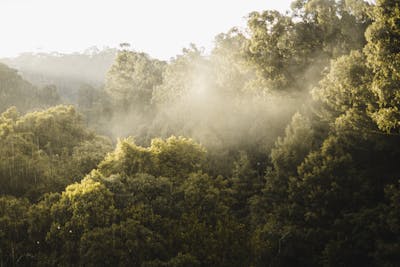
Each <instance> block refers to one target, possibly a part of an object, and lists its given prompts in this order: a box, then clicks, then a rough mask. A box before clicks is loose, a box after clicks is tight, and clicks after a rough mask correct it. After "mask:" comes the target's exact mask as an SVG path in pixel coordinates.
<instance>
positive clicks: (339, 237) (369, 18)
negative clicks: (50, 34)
mask: <svg viewBox="0 0 400 267" xmlns="http://www.w3.org/2000/svg"><path fill="white" fill-rule="evenodd" d="M114 52H115V51H111V50H106V51H104V55H108V56H107V58H106V59H104V58H103V59H104V60H108V57H111V56H112V55H113V53H114ZM96 53H97V55H102V53H103V52H99V51H96ZM75 56H76V57H79V56H78V55H75ZM100 57H102V56H100ZM62 62H64V61H62ZM83 62H88V61H87V58H85V59H83ZM102 62H103V61H102ZM89 65H90V64H89ZM66 69H68V67H66ZM87 73H92V74H93V72H92V70H88V72H87ZM43 75H45V74H43ZM52 75H53V74H52ZM93 75H94V76H93V77H95V76H96V74H93ZM52 77H54V76H52ZM74 77H75V76H74ZM76 77H78V76H76ZM96 77H97V76H96ZM81 78H82V77H81ZM81 78H79V79H81ZM79 79H73V80H72V81H71V85H68V83H64V85H65V87H63V88H61V89H60V88H59V85H57V84H55V85H51V84H50V85H43V84H40V83H38V84H33V83H34V81H31V82H33V83H31V82H28V81H27V80H28V78H24V76H23V72H22V74H20V73H18V71H16V70H14V69H12V68H10V67H8V66H6V65H4V64H0V112H2V113H1V115H0V185H1V186H0V194H1V195H0V266H142V267H150V266H154V267H155V266H165V267H178V266H179V267H183V266H199V267H200V266H240V267H242V266H254V267H258V266H260V267H261V266H400V165H399V160H400V87H399V86H400V1H398V0H377V1H376V3H375V2H374V3H372V2H370V1H362V0H337V1H335V0H296V1H294V2H293V3H292V6H291V11H288V12H287V13H285V14H283V13H279V12H277V11H271V10H267V11H263V12H253V13H251V14H249V15H248V17H247V28H246V29H242V30H240V29H237V28H232V29H231V30H230V31H229V32H227V33H221V34H220V35H218V36H216V38H215V46H214V48H213V50H212V51H211V52H210V54H206V53H204V51H203V50H202V49H201V48H198V47H196V45H191V46H189V47H188V48H186V49H184V50H183V51H182V53H181V54H180V55H177V56H176V57H174V58H172V59H171V60H170V61H162V60H158V59H154V58H151V57H150V56H149V55H147V54H146V53H143V52H138V51H135V50H134V49H132V48H131V47H130V46H129V44H121V46H120V48H119V50H118V51H117V52H116V55H115V60H114V62H113V63H112V65H111V67H110V68H109V70H108V72H107V74H106V76H105V77H104V84H99V83H93V84H88V83H87V80H84V79H81V80H79ZM61 80H63V81H65V80H64V78H62V79H61ZM78 80H79V81H78ZM49 81H51V79H49ZM77 81H78V82H77ZM69 86H70V87H69ZM77 88H78V89H77ZM69 89H70V90H71V91H68V90H69ZM66 92H67V93H66ZM68 92H69V93H68Z"/></svg>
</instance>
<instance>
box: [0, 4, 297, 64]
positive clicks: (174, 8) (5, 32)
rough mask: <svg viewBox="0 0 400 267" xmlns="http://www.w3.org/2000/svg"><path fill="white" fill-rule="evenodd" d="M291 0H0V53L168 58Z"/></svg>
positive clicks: (205, 44)
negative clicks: (126, 46)
mask: <svg viewBox="0 0 400 267" xmlns="http://www.w3.org/2000/svg"><path fill="white" fill-rule="evenodd" d="M291 2H292V0H275V1H272V0H141V1H139V0H0V35H1V42H0V57H7V56H15V55H17V54H18V53H21V52H27V51H31V52H39V51H46V52H47V51H58V52H63V53H69V52H75V51H83V50H85V49H86V48H88V47H91V46H94V45H97V46H98V47H99V48H102V47H104V46H110V47H117V46H118V44H119V43H122V42H128V43H131V45H132V48H133V49H135V50H137V51H143V52H146V53H148V54H150V55H151V56H153V57H156V58H160V59H169V58H171V57H173V56H175V55H177V54H179V53H180V52H181V50H182V48H183V47H188V45H189V44H190V43H194V44H196V45H198V46H199V47H205V48H210V47H211V46H212V42H213V40H214V37H215V36H216V35H217V34H218V33H221V32H226V31H228V30H229V29H230V28H232V27H233V26H239V27H243V26H244V25H245V23H246V22H245V19H244V17H245V16H246V15H247V14H248V13H249V12H251V11H256V10H257V11H260V10H266V9H277V10H279V11H282V12H283V11H286V10H288V9H289V7H290V3H291Z"/></svg>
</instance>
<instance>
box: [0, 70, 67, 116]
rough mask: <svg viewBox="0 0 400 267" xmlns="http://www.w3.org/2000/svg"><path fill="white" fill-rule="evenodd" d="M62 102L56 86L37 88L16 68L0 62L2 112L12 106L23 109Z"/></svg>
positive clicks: (0, 104) (0, 107) (0, 106)
mask: <svg viewBox="0 0 400 267" xmlns="http://www.w3.org/2000/svg"><path fill="white" fill-rule="evenodd" d="M59 102H60V96H59V95H58V92H57V88H56V87H55V86H44V87H43V88H36V87H34V86H33V85H32V84H30V83H29V82H27V81H26V80H24V79H23V78H22V77H21V76H20V75H19V74H18V72H17V71H16V70H14V69H11V68H9V67H7V66H6V65H4V64H2V63H0V112H4V111H5V110H6V109H7V108H9V107H11V106H16V107H18V109H19V110H21V111H27V110H31V109H33V108H44V107H49V106H52V105H56V104H58V103H59Z"/></svg>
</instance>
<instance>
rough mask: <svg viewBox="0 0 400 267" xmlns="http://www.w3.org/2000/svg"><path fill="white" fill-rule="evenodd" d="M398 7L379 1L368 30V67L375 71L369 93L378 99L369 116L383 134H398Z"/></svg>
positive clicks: (399, 32)
mask: <svg viewBox="0 0 400 267" xmlns="http://www.w3.org/2000/svg"><path fill="white" fill-rule="evenodd" d="M399 16H400V8H399V4H398V3H397V2H396V1H385V0H379V1H377V3H376V6H375V8H374V10H373V13H372V18H373V19H374V22H373V24H372V25H371V26H370V27H369V28H368V30H367V32H366V37H367V40H368V45H367V46H366V47H365V53H366V55H367V59H368V64H369V66H370V67H371V68H372V70H373V71H374V77H373V83H372V86H371V91H372V92H373V93H374V94H375V95H376V97H377V98H378V101H377V105H378V106H377V107H376V108H375V109H374V110H373V111H372V112H373V113H372V117H373V119H374V120H375V122H376V123H377V125H378V127H379V128H380V129H381V130H382V131H385V132H389V133H390V132H397V133H398V128H399V123H400V122H399V118H400V115H399V114H400V113H399V111H398V107H399V104H400V102H399V101H400V94H399V90H398V87H399V83H400V78H399V77H400V73H399V70H400V66H399V59H400V53H399V52H400V51H399V40H400V25H399Z"/></svg>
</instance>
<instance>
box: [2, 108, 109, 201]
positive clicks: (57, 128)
mask: <svg viewBox="0 0 400 267" xmlns="http://www.w3.org/2000/svg"><path fill="white" fill-rule="evenodd" d="M110 148H111V144H110V142H109V141H108V140H107V139H105V138H100V137H97V136H96V135H95V134H93V133H91V132H89V131H88V130H87V129H86V128H85V127H84V126H83V125H82V122H81V118H80V115H79V114H78V113H76V111H75V109H74V108H73V107H71V106H57V107H53V108H50V109H47V110H44V111H40V112H33V113H28V114H26V115H24V116H20V115H19V114H18V112H17V110H16V109H15V108H10V109H8V110H7V111H6V112H4V113H3V114H2V115H1V117H0V151H1V152H0V158H1V161H0V173H1V175H0V179H1V183H2V185H3V186H2V187H1V190H0V191H1V192H2V194H10V195H15V196H26V197H30V198H32V199H35V198H37V197H39V196H40V195H41V194H43V193H45V192H54V191H61V190H62V189H63V188H64V187H65V186H66V185H68V184H69V183H71V182H72V181H74V180H76V179H80V178H81V177H82V176H83V175H85V174H86V173H88V172H89V171H90V170H92V169H93V168H94V167H95V166H96V165H97V164H98V162H100V161H101V160H102V159H103V156H104V154H105V153H106V152H108V151H109V150H110Z"/></svg>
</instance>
